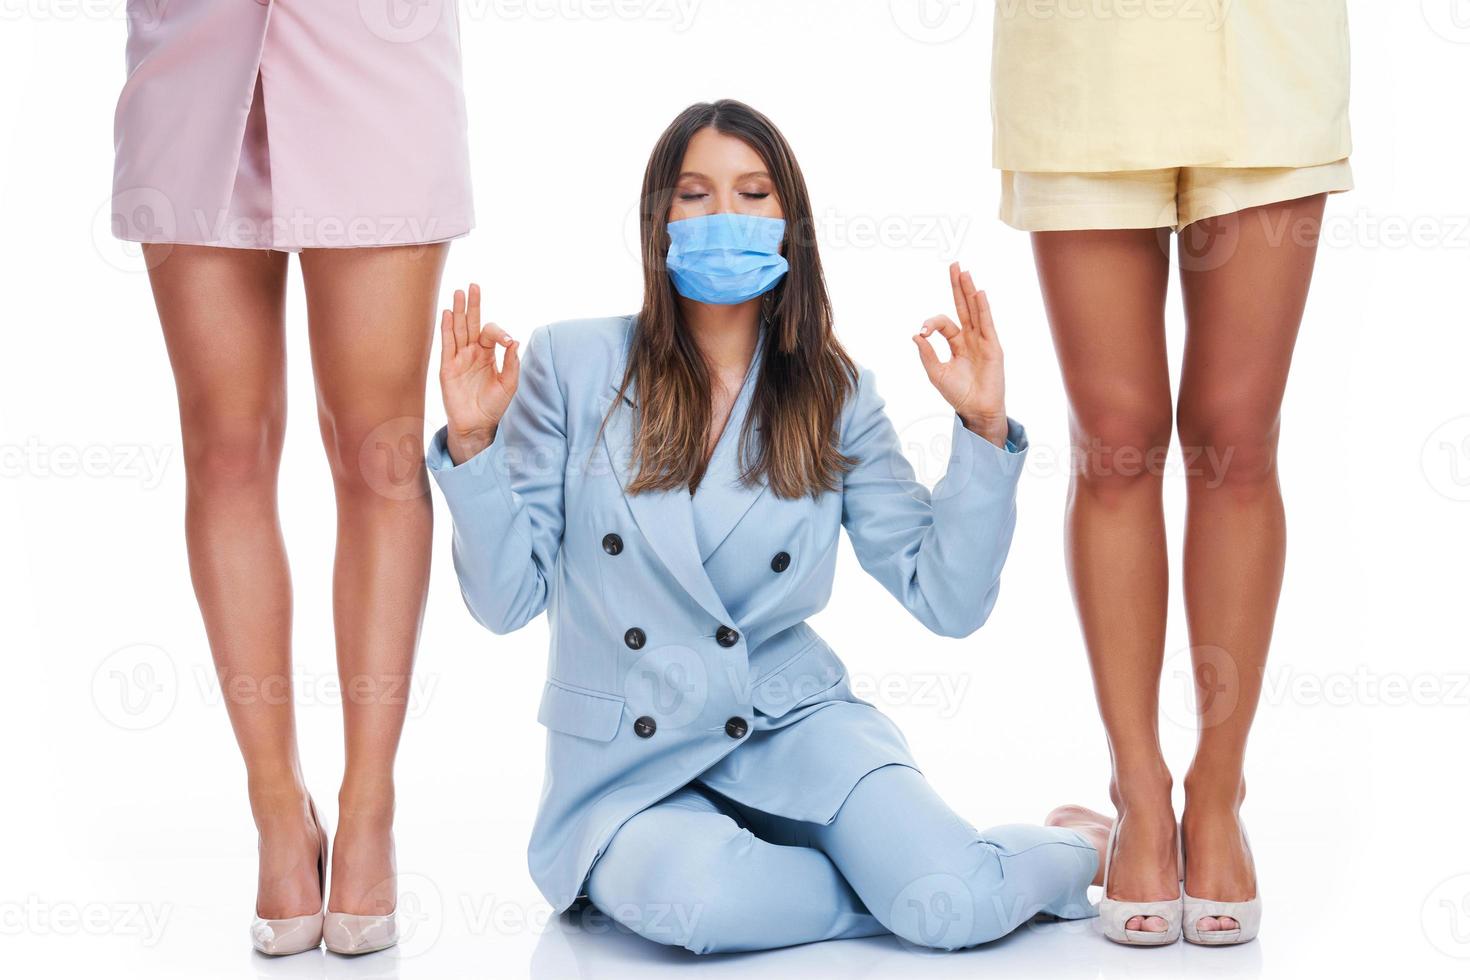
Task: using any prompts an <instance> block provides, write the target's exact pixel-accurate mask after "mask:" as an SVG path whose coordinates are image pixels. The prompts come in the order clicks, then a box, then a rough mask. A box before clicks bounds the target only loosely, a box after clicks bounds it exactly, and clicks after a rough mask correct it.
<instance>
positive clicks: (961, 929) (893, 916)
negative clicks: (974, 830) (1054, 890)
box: [875, 856, 1021, 950]
mask: <svg viewBox="0 0 1470 980" xmlns="http://www.w3.org/2000/svg"><path fill="white" fill-rule="evenodd" d="M967 859H969V860H973V858H971V857H969V856H967ZM950 866H951V867H963V864H958V863H957V864H952V865H950ZM989 870H990V869H987V868H977V869H975V872H974V873H973V874H955V873H953V872H948V871H936V872H931V873H929V874H925V875H922V876H920V877H918V878H915V879H913V880H912V881H910V882H909V883H908V884H907V885H905V886H904V888H903V889H902V890H901V891H900V892H899V893H898V894H897V896H895V897H894V899H893V901H892V902H891V903H890V905H889V909H888V914H887V916H880V920H881V921H882V922H883V925H884V926H885V927H886V928H887V929H888V930H889V931H890V932H892V933H893V934H894V935H896V936H898V937H899V939H901V940H903V941H904V942H906V943H909V944H911V945H914V946H918V947H922V948H924V949H939V950H957V949H966V948H968V947H970V946H979V945H981V944H983V943H988V942H993V941H995V940H997V939H999V938H1001V937H1002V936H1005V935H1007V934H1009V933H1011V932H1013V931H1014V930H1015V929H1016V928H1017V927H1018V926H1019V925H1020V924H1021V922H1020V921H1013V920H1015V918H1016V914H1017V913H1018V911H1020V910H1018V909H1017V908H1015V907H1007V903H1006V901H1005V900H1004V897H1003V895H1002V894H1001V892H1000V891H999V890H997V889H995V888H992V887H989V886H988V885H987V884H986V882H985V880H984V879H985V878H987V877H988V876H989ZM875 914H876V913H875Z"/></svg>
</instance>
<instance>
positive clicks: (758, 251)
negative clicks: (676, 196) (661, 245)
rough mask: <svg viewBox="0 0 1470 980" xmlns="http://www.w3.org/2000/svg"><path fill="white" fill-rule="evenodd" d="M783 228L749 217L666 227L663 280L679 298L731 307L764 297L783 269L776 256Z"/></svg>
mask: <svg viewBox="0 0 1470 980" xmlns="http://www.w3.org/2000/svg"><path fill="white" fill-rule="evenodd" d="M785 238H786V222H785V221H784V220H782V219H780V218H761V217H757V216H755V215H750V214H709V215H704V216H702V217H699V218H685V219H684V220H683V221H671V222H669V277H670V278H671V279H673V281H674V288H675V289H677V290H678V291H679V295H680V296H683V297H685V298H686V299H692V300H694V301H695V302H698V303H709V304H711V305H714V306H733V305H735V304H737V303H744V302H745V301H746V300H751V299H755V298H756V297H757V296H762V295H764V294H765V293H768V292H770V291H771V290H772V289H774V288H775V287H776V284H777V283H779V282H780V281H781V279H782V278H783V277H784V276H785V275H786V270H787V269H788V268H789V266H788V265H787V263H786V259H785V258H783V257H782V255H781V242H782V241H784V240H785Z"/></svg>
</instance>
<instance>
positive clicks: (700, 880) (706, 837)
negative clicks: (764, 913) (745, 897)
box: [587, 813, 755, 953]
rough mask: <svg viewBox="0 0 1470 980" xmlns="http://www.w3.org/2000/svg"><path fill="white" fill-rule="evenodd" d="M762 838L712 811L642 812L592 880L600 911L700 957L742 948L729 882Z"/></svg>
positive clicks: (738, 911) (590, 886)
mask: <svg viewBox="0 0 1470 980" xmlns="http://www.w3.org/2000/svg"><path fill="white" fill-rule="evenodd" d="M754 844H755V838H754V837H753V836H752V835H751V833H750V832H749V831H747V830H743V829H741V828H740V827H738V826H737V825H736V824H735V822H734V821H732V820H730V819H728V818H726V817H723V816H720V815H717V814H712V813H709V814H707V813H675V814H669V813H659V814H657V815H650V814H640V815H639V816H637V817H634V818H633V819H632V820H630V821H629V822H628V823H626V824H624V825H623V828H622V829H621V830H619V831H618V833H617V836H616V837H614V838H613V842H612V843H611V844H610V845H609V846H608V849H607V851H606V852H605V853H604V854H603V855H602V857H601V858H599V859H598V862H597V864H596V866H595V867H594V868H593V870H592V876H591V879H590V880H589V882H588V889H587V890H588V895H589V897H590V898H591V899H592V902H593V904H594V905H596V906H597V907H598V908H599V909H601V910H602V911H603V912H604V913H605V914H606V915H608V916H609V917H610V918H612V919H613V921H615V922H617V923H618V924H619V925H621V926H623V927H624V928H626V929H629V930H630V931H632V932H634V933H637V934H638V935H640V936H642V937H643V938H645V939H649V940H652V941H653V942H657V943H662V944H663V945H666V946H681V947H683V948H684V949H687V950H689V951H690V952H693V953H718V952H723V951H725V950H728V949H731V948H734V947H736V946H737V945H739V940H740V935H739V933H738V932H737V929H738V924H739V921H740V919H741V918H742V916H743V915H744V914H745V913H744V912H743V911H742V910H741V909H740V908H738V907H737V904H736V903H737V902H738V900H739V899H738V897H737V896H734V895H732V894H731V889H730V888H729V887H728V881H727V878H728V876H729V873H730V869H731V868H733V867H735V866H736V864H737V863H738V862H739V861H740V860H741V858H742V855H743V854H745V853H747V852H748V851H749V849H750V848H751V847H752V846H754Z"/></svg>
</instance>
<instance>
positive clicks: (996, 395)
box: [914, 262, 1009, 448]
mask: <svg viewBox="0 0 1470 980" xmlns="http://www.w3.org/2000/svg"><path fill="white" fill-rule="evenodd" d="M949 283H950V286H951V287H952V288H953V289H954V307H955V312H956V313H958V314H959V317H960V322H959V324H958V325H956V324H955V322H954V321H953V320H951V319H950V318H949V317H947V316H936V317H934V318H933V319H931V320H928V321H926V322H925V323H924V329H923V330H921V331H920V332H919V333H917V334H915V335H914V343H915V344H917V345H918V347H919V360H921V361H923V362H924V371H925V372H926V373H927V374H928V375H929V381H930V383H932V384H933V385H934V387H936V388H938V389H939V393H940V394H941V395H943V396H944V400H945V401H947V402H949V403H950V405H951V406H953V407H954V410H955V412H956V414H958V415H959V417H960V421H962V422H964V423H965V428H967V429H969V430H970V431H971V432H973V433H975V434H976V435H978V436H980V437H981V438H983V439H987V440H989V441H990V442H993V443H994V444H995V445H997V446H1000V447H1001V448H1005V444H1006V433H1007V432H1008V430H1009V424H1008V423H1007V421H1006V378H1005V358H1004V356H1003V355H1002V353H1001V349H1000V340H999V339H998V338H997V337H996V335H995V322H994V321H993V320H991V318H990V302H989V300H987V299H986V298H985V293H983V292H981V291H980V290H978V289H976V288H975V281H974V280H973V279H971V278H970V274H969V273H968V272H965V271H963V270H962V269H960V264H959V263H958V262H956V263H954V264H953V265H951V266H950V267H949ZM936 332H937V333H939V334H940V335H942V336H943V337H944V339H945V341H947V342H948V343H949V354H950V357H949V360H947V361H940V359H939V355H938V354H937V353H935V350H934V348H933V347H932V346H931V345H930V343H929V336H930V335H931V334H933V333H936Z"/></svg>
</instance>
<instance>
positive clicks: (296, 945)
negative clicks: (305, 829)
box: [250, 800, 327, 956]
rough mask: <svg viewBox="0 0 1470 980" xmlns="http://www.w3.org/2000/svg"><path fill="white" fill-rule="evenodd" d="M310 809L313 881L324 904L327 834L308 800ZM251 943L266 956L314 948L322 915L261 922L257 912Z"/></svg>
mask: <svg viewBox="0 0 1470 980" xmlns="http://www.w3.org/2000/svg"><path fill="white" fill-rule="evenodd" d="M307 805H308V806H310V807H311V822H312V823H313V824H315V825H316V833H317V838H318V842H319V843H318V851H317V857H316V880H317V885H318V887H319V888H320V889H321V895H322V898H321V904H322V905H323V906H325V905H326V903H327V832H326V831H325V830H323V829H322V822H321V819H320V818H318V817H317V815H316V804H315V803H313V802H311V801H310V800H307ZM250 943H251V945H253V946H254V947H255V948H256V950H257V951H259V952H261V953H264V954H265V955H266V956H291V955H293V954H296V953H304V952H306V951H307V950H308V949H316V948H317V947H318V946H320V945H321V944H322V913H321V911H320V910H318V911H317V912H315V913H313V914H311V915H298V916H295V917H293V918H290V919H262V918H261V917H260V915H259V914H258V913H257V914H256V916H255V921H254V922H252V923H251V924H250Z"/></svg>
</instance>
